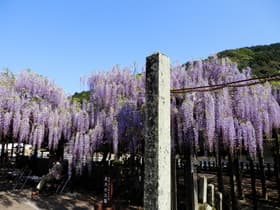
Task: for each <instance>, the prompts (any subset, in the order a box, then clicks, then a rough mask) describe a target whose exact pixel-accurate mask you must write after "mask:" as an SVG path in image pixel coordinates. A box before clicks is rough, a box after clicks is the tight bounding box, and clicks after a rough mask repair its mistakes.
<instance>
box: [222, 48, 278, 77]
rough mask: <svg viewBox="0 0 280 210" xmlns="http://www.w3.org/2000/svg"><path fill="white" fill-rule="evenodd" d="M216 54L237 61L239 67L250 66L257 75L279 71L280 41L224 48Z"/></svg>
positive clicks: (266, 74)
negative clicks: (230, 48)
mask: <svg viewBox="0 0 280 210" xmlns="http://www.w3.org/2000/svg"><path fill="white" fill-rule="evenodd" d="M217 56H218V58H222V57H228V58H229V59H230V60H231V61H233V62H237V63H238V67H239V68H240V69H242V68H244V67H247V66H249V67H251V68H252V73H253V75H254V76H257V77H260V76H268V75H272V74H276V73H280V43H274V44H270V45H257V46H253V47H243V48H238V49H232V50H224V51H222V52H219V53H217Z"/></svg>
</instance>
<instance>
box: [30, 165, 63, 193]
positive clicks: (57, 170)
mask: <svg viewBox="0 0 280 210" xmlns="http://www.w3.org/2000/svg"><path fill="white" fill-rule="evenodd" d="M62 174H63V166H62V164H61V162H60V161H58V160H57V161H54V164H53V166H52V168H51V169H50V170H49V173H48V174H46V175H44V176H43V177H42V179H41V180H40V182H39V183H38V185H37V186H36V190H35V191H33V192H32V195H38V194H39V193H40V192H41V191H42V189H43V188H44V187H45V185H46V184H47V183H49V182H52V181H55V180H57V181H58V180H60V179H61V178H62Z"/></svg>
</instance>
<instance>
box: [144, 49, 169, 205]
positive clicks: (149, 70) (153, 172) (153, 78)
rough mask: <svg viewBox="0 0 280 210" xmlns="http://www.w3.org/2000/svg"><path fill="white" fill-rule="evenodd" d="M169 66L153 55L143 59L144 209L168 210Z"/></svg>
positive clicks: (160, 56)
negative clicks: (144, 76) (144, 63)
mask: <svg viewBox="0 0 280 210" xmlns="http://www.w3.org/2000/svg"><path fill="white" fill-rule="evenodd" d="M170 162H171V142H170V66H169V58H168V57H167V56H165V55H163V54H161V53H155V54H153V55H151V56H149V57H147V58H146V124H145V154H144V165H145V179H144V209H145V210H169V209H171V171H170V167H171V165H170V164H171V163H170Z"/></svg>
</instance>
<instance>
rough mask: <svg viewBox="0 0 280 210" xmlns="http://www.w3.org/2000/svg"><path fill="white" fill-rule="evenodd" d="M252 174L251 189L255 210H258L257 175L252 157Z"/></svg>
mask: <svg viewBox="0 0 280 210" xmlns="http://www.w3.org/2000/svg"><path fill="white" fill-rule="evenodd" d="M249 161H250V174H251V187H252V199H253V210H257V209H258V203H257V191H256V174H255V167H254V162H253V160H252V158H251V157H250V160H249Z"/></svg>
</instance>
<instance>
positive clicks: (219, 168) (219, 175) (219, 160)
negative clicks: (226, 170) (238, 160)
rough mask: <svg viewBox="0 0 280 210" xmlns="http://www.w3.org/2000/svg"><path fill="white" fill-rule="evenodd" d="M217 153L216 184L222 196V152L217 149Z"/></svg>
mask: <svg viewBox="0 0 280 210" xmlns="http://www.w3.org/2000/svg"><path fill="white" fill-rule="evenodd" d="M218 150H219V151H218V152H217V161H216V162H217V182H218V190H219V192H221V193H222V194H224V191H225V190H224V180H223V166H222V152H221V151H220V150H221V148H219V149H218Z"/></svg>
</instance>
